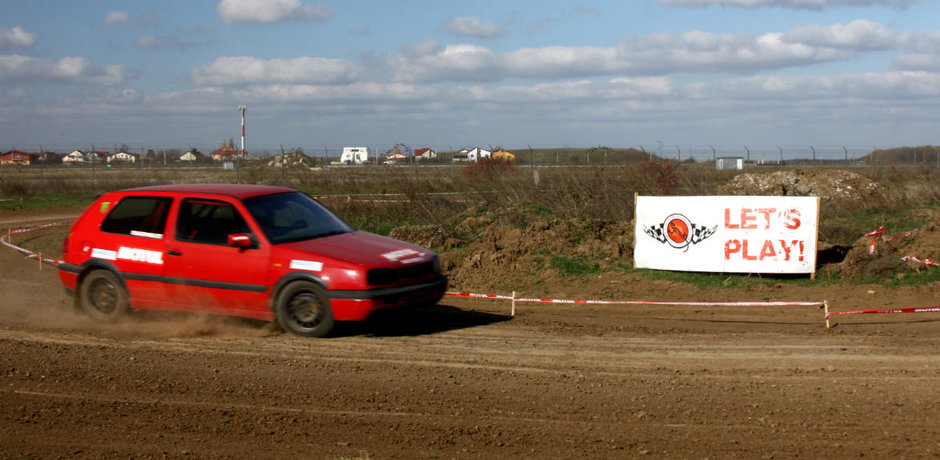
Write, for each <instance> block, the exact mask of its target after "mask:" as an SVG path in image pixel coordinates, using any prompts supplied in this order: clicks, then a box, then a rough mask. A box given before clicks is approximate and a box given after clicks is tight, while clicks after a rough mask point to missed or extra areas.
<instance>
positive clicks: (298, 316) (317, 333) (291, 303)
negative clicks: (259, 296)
mask: <svg viewBox="0 0 940 460" xmlns="http://www.w3.org/2000/svg"><path fill="white" fill-rule="evenodd" d="M274 313H275V316H276V317H277V322H278V324H280V325H281V327H282V328H284V330H286V331H287V332H290V333H291V334H296V335H300V336H304V337H323V336H325V335H327V334H329V333H330V331H332V330H333V325H334V324H335V323H336V321H335V320H334V319H333V308H332V307H331V306H330V300H329V298H327V296H326V291H325V290H324V289H323V288H322V287H320V286H319V285H318V284H316V283H313V282H310V281H295V282H293V283H291V284H288V285H287V286H286V287H285V288H284V290H282V291H281V295H280V296H278V301H277V305H276V306H275V312H274Z"/></svg>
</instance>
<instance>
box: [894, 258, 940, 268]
mask: <svg viewBox="0 0 940 460" xmlns="http://www.w3.org/2000/svg"><path fill="white" fill-rule="evenodd" d="M901 260H903V261H905V262H916V263H919V264H924V266H925V267H930V266H933V267H940V264H937V263H936V262H934V261H933V259H931V258H930V257H928V258H926V259H924V260H920V259H918V258H917V257H914V256H904V257H901Z"/></svg>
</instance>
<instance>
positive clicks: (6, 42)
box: [0, 27, 37, 50]
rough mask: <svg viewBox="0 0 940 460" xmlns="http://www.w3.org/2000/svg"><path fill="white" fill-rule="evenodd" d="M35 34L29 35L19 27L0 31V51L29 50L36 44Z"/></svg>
mask: <svg viewBox="0 0 940 460" xmlns="http://www.w3.org/2000/svg"><path fill="white" fill-rule="evenodd" d="M36 40H37V36H36V34H31V33H29V32H27V31H25V30H23V29H21V28H20V27H14V28H12V29H0V50H7V49H15V48H29V47H30V46H33V45H34V44H36Z"/></svg>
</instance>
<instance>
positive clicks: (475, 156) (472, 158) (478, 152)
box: [467, 147, 493, 163]
mask: <svg viewBox="0 0 940 460" xmlns="http://www.w3.org/2000/svg"><path fill="white" fill-rule="evenodd" d="M484 158H493V152H491V151H489V150H486V149H481V148H479V147H474V148H472V149H470V150H467V161H469V162H471V163H476V162H477V161H479V160H482V159H484Z"/></svg>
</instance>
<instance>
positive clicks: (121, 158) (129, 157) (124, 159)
mask: <svg viewBox="0 0 940 460" xmlns="http://www.w3.org/2000/svg"><path fill="white" fill-rule="evenodd" d="M136 162H137V155H134V154H132V153H127V152H118V153H115V154H114V155H111V156H109V157H108V163H130V164H133V163H136Z"/></svg>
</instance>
